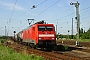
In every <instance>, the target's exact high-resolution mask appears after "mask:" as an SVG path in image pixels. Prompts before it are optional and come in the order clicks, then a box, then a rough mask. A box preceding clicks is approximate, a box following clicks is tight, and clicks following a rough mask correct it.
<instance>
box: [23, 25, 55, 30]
mask: <svg viewBox="0 0 90 60" xmlns="http://www.w3.org/2000/svg"><path fill="white" fill-rule="evenodd" d="M34 25H53V24H33V25H30V26H28V27H27V28H25V29H23V30H27V29H29V28H31V27H32V26H34Z"/></svg>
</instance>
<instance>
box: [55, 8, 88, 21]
mask: <svg viewBox="0 0 90 60" xmlns="http://www.w3.org/2000/svg"><path fill="white" fill-rule="evenodd" d="M89 8H90V7H86V8H84V9H82V10H80V12H82V11H84V10H87V9H89ZM73 14H75V12H74V13H71V14H68V15H66V16H63V17H60V18H58V19H56V20H59V19H63V18H66V17H68V16H71V15H73Z"/></svg>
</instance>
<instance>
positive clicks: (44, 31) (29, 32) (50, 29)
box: [15, 20, 56, 48]
mask: <svg viewBox="0 0 90 60" xmlns="http://www.w3.org/2000/svg"><path fill="white" fill-rule="evenodd" d="M15 40H16V41H18V42H20V43H26V44H27V45H29V46H31V47H34V48H53V47H54V46H55V45H56V32H55V27H54V25H53V24H46V23H45V22H44V20H42V21H39V22H37V23H35V24H33V25H31V26H29V27H28V28H26V29H24V30H22V31H20V32H19V33H18V34H16V35H15Z"/></svg>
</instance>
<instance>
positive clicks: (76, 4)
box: [70, 1, 80, 45]
mask: <svg viewBox="0 0 90 60" xmlns="http://www.w3.org/2000/svg"><path fill="white" fill-rule="evenodd" d="M70 5H75V7H76V17H75V19H76V21H77V41H76V45H79V42H78V41H79V29H80V14H79V5H80V4H79V3H78V1H77V2H76V3H72V2H71V3H70Z"/></svg>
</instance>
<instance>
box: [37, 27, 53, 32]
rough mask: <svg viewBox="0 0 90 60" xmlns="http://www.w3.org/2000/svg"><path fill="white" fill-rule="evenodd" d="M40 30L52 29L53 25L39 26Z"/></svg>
mask: <svg viewBox="0 0 90 60" xmlns="http://www.w3.org/2000/svg"><path fill="white" fill-rule="evenodd" d="M38 30H39V31H44V30H48V31H52V30H53V27H52V26H39V27H38Z"/></svg>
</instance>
